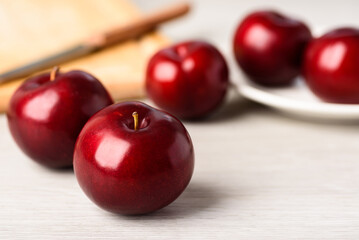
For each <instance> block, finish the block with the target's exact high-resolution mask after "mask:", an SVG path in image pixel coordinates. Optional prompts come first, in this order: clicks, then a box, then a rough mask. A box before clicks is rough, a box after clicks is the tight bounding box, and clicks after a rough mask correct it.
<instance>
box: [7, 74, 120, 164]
mask: <svg viewBox="0 0 359 240" xmlns="http://www.w3.org/2000/svg"><path fill="white" fill-rule="evenodd" d="M112 103H113V101H112V99H111V97H110V95H109V94H108V93H107V91H106V89H105V88H104V87H103V86H102V84H101V83H100V82H99V81H98V80H97V79H96V78H95V77H93V76H92V75H90V74H88V73H86V72H82V71H70V72H67V73H61V72H60V73H58V74H57V75H56V78H55V79H54V80H52V81H50V74H49V73H45V74H41V75H37V76H34V77H32V78H29V79H28V80H27V81H25V82H24V83H23V84H22V85H21V86H20V87H19V88H18V89H17V91H16V92H15V93H14V95H13V96H12V98H11V100H10V105H9V109H8V112H7V118H8V124H9V128H10V132H11V134H12V136H13V138H14V140H15V141H16V143H17V145H18V146H19V147H20V148H21V149H22V151H23V152H24V153H25V154H26V155H28V156H29V157H30V158H32V159H33V160H34V161H36V162H38V163H40V164H41V165H44V166H46V167H50V168H63V167H70V166H72V160H73V151H74V146H75V142H76V139H77V136H78V134H79V133H80V131H81V129H82V127H83V126H84V125H85V123H86V121H87V120H88V119H89V118H90V117H91V116H92V115H93V114H94V113H96V112H97V111H99V110H100V109H102V108H104V107H106V106H108V105H110V104H112Z"/></svg>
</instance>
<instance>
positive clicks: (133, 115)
mask: <svg viewBox="0 0 359 240" xmlns="http://www.w3.org/2000/svg"><path fill="white" fill-rule="evenodd" d="M132 117H133V120H134V124H133V128H134V129H135V131H136V130H137V129H138V113H137V112H133V113H132Z"/></svg>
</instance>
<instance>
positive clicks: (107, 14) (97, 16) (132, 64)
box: [0, 0, 169, 112]
mask: <svg viewBox="0 0 359 240" xmlns="http://www.w3.org/2000/svg"><path fill="white" fill-rule="evenodd" d="M139 16H140V12H139V10H138V9H137V8H136V7H135V6H134V5H133V4H132V3H130V2H129V1H127V0H106V1H102V0H76V1H74V0H31V1H28V0H16V1H0V39H1V41H0V63H1V64H0V72H5V71H6V70H9V69H11V68H14V67H17V66H19V65H22V64H25V63H28V62H31V61H33V60H36V59H39V58H42V57H45V56H47V55H49V54H52V53H56V52H58V51H61V50H63V49H66V48H67V47H71V46H72V45H75V44H76V43H78V42H81V40H83V39H85V38H86V37H88V36H90V35H92V34H93V33H96V32H99V31H103V30H106V29H109V28H111V27H112V26H117V25H119V24H126V23H127V22H130V21H131V20H133V19H136V18H138V17H139ZM168 43H169V41H168V39H166V38H165V37H164V36H162V35H160V34H158V33H155V32H154V33H150V34H147V35H144V36H143V37H141V38H139V39H134V40H130V41H126V42H123V43H121V44H117V45H115V46H113V47H110V48H107V49H105V50H103V51H100V52H97V53H95V54H92V55H89V56H86V57H83V58H81V59H77V60H75V61H71V62H69V63H66V64H64V65H62V66H60V67H61V69H62V70H63V71H68V70H72V69H81V70H84V71H88V72H89V73H91V74H93V75H95V76H96V77H97V78H98V79H99V80H101V81H102V83H103V84H104V85H105V87H106V88H107V89H108V91H109V92H110V94H111V95H112V97H113V98H114V99H116V100H119V99H125V98H135V97H136V98H137V97H141V96H143V95H144V76H145V75H144V74H145V69H146V63H147V60H148V59H149V57H151V55H152V54H153V53H154V52H155V51H157V50H158V49H159V48H161V47H163V46H165V45H167V44H168ZM22 81H23V79H19V80H17V81H15V82H11V83H7V84H2V85H0V99H1V100H0V112H4V111H6V109H7V105H8V102H9V100H10V98H11V95H12V94H13V92H14V91H15V90H16V88H17V87H18V86H19V85H20V84H21V82H22Z"/></svg>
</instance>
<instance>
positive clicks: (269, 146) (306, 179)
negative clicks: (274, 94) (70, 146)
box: [0, 0, 359, 240]
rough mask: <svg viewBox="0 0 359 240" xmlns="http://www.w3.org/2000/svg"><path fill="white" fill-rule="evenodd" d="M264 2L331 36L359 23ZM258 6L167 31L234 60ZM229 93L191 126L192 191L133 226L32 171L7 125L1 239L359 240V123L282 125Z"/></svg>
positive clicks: (66, 175) (304, 5)
mask: <svg viewBox="0 0 359 240" xmlns="http://www.w3.org/2000/svg"><path fill="white" fill-rule="evenodd" d="M135 2H136V3H137V4H138V5H139V6H141V8H144V9H152V8H156V7H160V6H162V5H163V4H164V3H168V1H167V0H163V1H160V0H156V1H154V0H153V1H145V0H136V1H135ZM224 3H225V4H224ZM266 4H267V5H270V6H272V8H279V9H282V10H283V11H285V12H288V13H292V14H294V15H297V16H299V17H301V18H304V19H307V20H309V19H310V20H311V22H312V23H313V24H327V25H325V26H326V27H327V28H328V29H329V28H330V27H331V26H334V25H336V26H337V25H338V24H345V23H350V22H352V23H355V22H358V21H359V15H358V14H357V11H356V9H358V7H359V5H358V2H356V1H347V0H340V1H339V0H333V1H330V2H328V1H325V8H323V5H322V4H323V1H309V0H308V1H306V0H304V1H287V0H273V1H271V3H268V2H266ZM258 8H263V1H260V0H251V1H236V0H227V1H217V0H206V1H202V0H198V1H195V2H194V12H193V13H192V14H191V15H190V16H189V17H187V18H185V19H183V21H179V22H177V23H171V24H169V25H166V26H164V28H163V31H164V32H165V34H166V35H168V36H169V37H170V38H171V39H174V40H183V39H189V38H199V37H201V36H202V38H206V39H208V40H209V41H211V42H213V43H215V44H216V45H218V46H220V47H221V48H222V50H224V51H225V52H227V53H229V52H230V39H231V37H232V35H231V34H232V31H233V28H234V23H237V22H238V20H239V19H240V18H241V17H243V16H244V14H246V13H247V12H248V11H250V10H253V9H258ZM319 10H320V14H319V13H318V11H319ZM335 11H337V13H338V14H337V15H336V17H335V18H334V17H333V16H332V14H333V12H335ZM213 16H216V17H215V18H214V17H213ZM236 70H237V69H231V71H236ZM231 93H232V94H231V95H230V96H229V98H228V100H227V102H226V103H225V104H224V105H223V106H222V108H221V109H220V110H219V111H218V112H217V113H216V114H215V115H214V116H212V117H211V118H210V119H208V120H207V121H204V122H195V123H189V122H185V126H186V127H187V129H188V131H189V133H190V134H191V137H192V139H193V142H194V146H195V153H196V164H195V172H194V176H193V178H192V181H191V183H190V185H189V187H188V188H187V189H186V191H185V192H184V193H183V194H182V195H181V196H180V198H178V199H177V200H176V201H175V202H174V203H173V204H171V205H170V206H168V207H166V208H164V209H163V210H160V211H158V212H156V213H154V214H151V215H147V216H137V217H124V216H116V215H113V214H110V213H107V212H104V211H102V210H101V209H99V208H98V207H96V206H95V205H94V204H92V203H91V202H90V200H88V199H87V198H86V196H85V195H84V194H83V193H82V191H81V189H80V188H79V186H78V185H77V182H76V179H75V176H74V174H73V173H72V172H71V171H67V172H66V171H65V172H63V171H62V172H61V171H50V170H47V169H44V168H41V167H40V166H38V165H37V164H35V163H33V162H32V161H30V160H29V159H28V158H27V157H26V156H25V155H24V154H22V153H21V151H20V150H19V149H18V148H17V146H16V145H15V143H14V142H13V140H12V139H11V136H10V134H9V132H8V129H7V124H6V119H5V117H4V116H0V143H1V144H0V161H1V167H0V209H1V212H0V239H44V240H48V239H71V240H73V239H124V240H129V239H139V240H142V239H166V240H167V239H243V240H252V239H253V240H263V239H265V240H267V239H271V240H272V239H273V240H294V239H295V240H297V239H304V240H318V239H325V240H357V239H359V181H358V176H359V131H358V123H348V122H343V123H331V122H318V121H311V120H301V119H296V118H293V117H286V116H282V115H280V114H279V113H277V112H275V111H272V110H270V109H267V108H265V107H261V106H259V105H256V104H253V103H250V102H246V101H243V100H242V99H241V98H240V97H239V96H237V95H236V94H235V93H234V92H231Z"/></svg>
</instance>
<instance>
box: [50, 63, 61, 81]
mask: <svg viewBox="0 0 359 240" xmlns="http://www.w3.org/2000/svg"><path fill="white" fill-rule="evenodd" d="M59 70H60V68H59V67H58V66H55V67H53V68H52V70H51V73H50V81H54V80H55V78H56V75H57V73H58V72H59Z"/></svg>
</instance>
